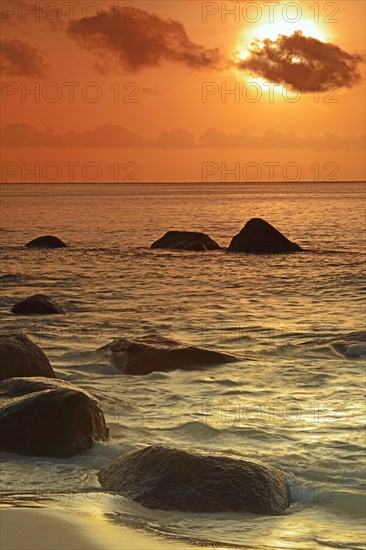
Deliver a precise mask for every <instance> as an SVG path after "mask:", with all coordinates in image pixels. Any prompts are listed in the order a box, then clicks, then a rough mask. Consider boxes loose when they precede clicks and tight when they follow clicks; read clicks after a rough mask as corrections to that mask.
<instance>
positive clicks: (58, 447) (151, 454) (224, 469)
mask: <svg viewBox="0 0 366 550" xmlns="http://www.w3.org/2000/svg"><path fill="white" fill-rule="evenodd" d="M25 246H26V247H27V248H64V247H66V246H67V245H66V244H65V243H64V242H63V241H61V240H60V239H59V238H58V237H55V236H52V235H46V236H43V237H39V238H37V239H34V240H32V241H30V242H29V243H27V244H26V245H25ZM151 248H152V249H170V250H183V251H210V250H213V251H214V250H220V249H221V247H220V246H219V245H218V244H217V243H216V242H215V241H214V240H213V239H211V238H210V237H209V236H208V235H206V234H204V233H197V232H188V231H169V232H168V233H166V234H165V235H164V236H163V237H161V238H160V239H159V240H157V241H155V242H154V243H153V244H152V245H151ZM227 250H228V251H229V252H245V253H250V254H280V253H281V254H283V253H290V252H301V251H302V250H303V249H302V248H301V247H300V246H299V245H297V244H296V243H293V242H291V241H290V240H289V239H287V238H286V237H285V236H284V235H282V234H281V233H280V232H279V231H278V230H277V229H275V228H274V227H273V226H272V225H270V224H269V223H267V222H266V221H264V220H262V219H260V218H255V219H252V220H250V221H248V223H247V224H246V225H245V227H244V228H243V229H242V230H241V231H240V233H238V234H237V235H235V236H234V237H233V239H232V240H231V243H230V245H229V247H228V249H227ZM12 312H13V313H14V314H18V315H28V314H38V315H49V314H63V313H65V311H64V309H63V308H62V307H61V306H60V305H59V304H57V303H56V302H55V301H53V300H52V299H51V298H49V297H48V296H45V295H43V294H36V295H33V296H30V297H28V298H25V299H23V300H21V301H20V302H18V303H16V304H15V305H14V306H13V307H12ZM97 352H98V353H99V354H102V355H104V356H106V357H108V358H109V359H110V361H111V363H112V365H113V366H114V367H116V368H117V369H118V370H119V371H120V372H121V373H124V374H126V375H134V376H136V375H148V374H150V373H152V372H155V371H170V370H174V369H185V370H192V369H199V368H202V367H204V366H207V365H217V364H220V365H222V364H224V363H230V362H233V361H236V360H237V358H236V357H234V356H232V355H228V354H225V353H221V352H218V351H212V350H208V349H204V348H200V347H197V346H187V345H183V344H181V343H180V342H177V341H175V340H172V339H168V338H162V337H160V336H158V335H150V336H146V337H142V338H135V339H127V338H119V339H118V340H114V341H113V342H110V343H109V344H107V345H105V346H103V347H101V348H99V349H98V350H97ZM0 353H1V359H2V362H1V368H0V431H1V438H0V450H1V451H7V452H16V453H21V454H26V455H36V456H51V457H62V458H68V457H70V456H73V455H74V454H76V453H79V452H81V451H83V450H85V449H89V448H90V447H91V446H92V445H93V442H94V441H106V440H108V438H109V428H108V427H107V425H106V422H105V418H104V415H103V412H102V410H101V408H100V407H99V404H98V401H97V399H96V398H95V397H94V396H93V395H91V394H90V393H89V392H87V391H85V390H83V389H82V388H79V387H77V386H75V385H73V384H70V383H68V382H65V381H62V380H59V379H56V375H55V372H54V370H53V368H52V366H51V364H50V362H49V360H48V358H47V356H46V355H45V353H44V352H43V351H42V350H41V349H40V348H39V346H37V345H36V344H35V343H34V342H32V341H31V340H30V339H29V338H28V337H27V336H25V335H24V334H20V333H16V334H3V335H1V336H0ZM98 479H99V481H100V483H101V486H102V487H103V488H104V489H105V490H106V491H110V492H113V493H116V494H120V495H123V496H124V497H127V498H130V499H132V500H134V501H135V502H137V503H139V504H142V505H143V506H146V507H148V508H152V509H162V510H181V511H184V512H196V513H205V512H225V511H231V512H243V511H246V512H251V513H259V514H268V515H281V514H284V513H285V512H286V509H287V508H288V507H289V506H290V492H289V487H288V484H287V481H286V478H285V476H284V474H283V473H282V472H281V471H279V470H277V469H276V468H273V467H272V466H269V465H265V464H262V463H260V462H254V461H252V460H247V459H243V458H240V459H239V458H237V457H235V458H233V457H229V456H224V455H222V454H212V453H211V454H207V453H193V452H190V451H188V450H185V449H176V448H168V447H163V446H154V447H146V448H142V449H139V450H136V451H132V452H130V453H127V454H125V455H123V456H121V457H119V458H118V459H117V460H115V461H113V462H111V463H110V464H109V465H108V466H106V467H105V468H103V469H102V470H101V471H100V472H99V474H98Z"/></svg>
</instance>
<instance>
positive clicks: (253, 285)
mask: <svg viewBox="0 0 366 550" xmlns="http://www.w3.org/2000/svg"><path fill="white" fill-rule="evenodd" d="M365 191H366V188H365V185H364V184H361V183H311V184H310V183H309V184H307V183H302V184H301V183H296V184H293V183H286V184H280V183H278V184H274V183H268V184H259V183H257V184H245V183H243V184H229V183H227V184H223V183H220V184H142V183H136V184H121V185H118V184H100V185H99V184H98V185H89V184H55V185H48V184H39V185H37V184H19V185H14V184H3V185H2V186H1V269H2V273H1V283H2V294H1V314H2V322H1V330H2V331H4V332H6V331H17V330H21V331H24V332H26V334H27V335H28V336H29V337H31V338H32V339H33V340H34V341H35V342H36V343H37V344H38V345H39V346H40V347H41V348H42V349H43V350H44V351H45V352H46V354H47V355H48V357H49V359H50V361H51V363H52V365H53V367H54V369H55V371H56V373H57V376H58V377H60V378H62V379H64V380H68V381H70V382H72V383H74V384H76V385H79V386H80V387H82V388H85V389H87V390H89V391H90V392H91V393H93V394H94V395H95V396H96V397H97V398H98V399H99V400H100V402H101V408H102V409H103V411H104V414H105V417H106V420H107V423H108V425H109V427H110V430H111V440H110V441H108V442H106V443H100V442H97V443H95V444H94V446H93V448H92V449H90V450H89V451H86V452H84V453H82V454H79V455H77V456H75V457H73V458H70V459H51V458H39V457H25V456H21V455H15V454H10V453H1V460H2V472H1V494H2V500H3V502H4V503H5V504H12V505H14V504H15V505H19V506H22V505H25V504H27V505H29V504H31V505H32V506H44V505H45V504H47V505H50V504H51V505H54V506H55V507H57V508H62V509H68V510H70V509H71V510H74V511H75V512H82V511H83V510H84V511H85V510H92V511H93V513H95V514H96V515H98V514H99V515H101V516H103V517H108V518H109V519H110V521H112V522H114V523H123V524H127V525H130V526H132V527H134V528H136V529H142V530H147V531H151V533H155V534H158V535H164V536H167V537H169V538H171V539H173V540H183V541H187V542H188V541H189V542H190V543H198V544H199V543H200V542H205V543H207V542H208V543H212V544H213V545H216V546H219V547H229V546H235V545H238V546H240V547H243V548H251V549H257V548H261V549H269V548H271V549H286V550H300V549H307V550H308V549H309V550H310V549H311V550H314V549H316V548H319V549H332V548H345V549H347V550H351V549H357V550H360V549H362V548H366V543H365V538H364V536H365V535H364V513H365V501H364V496H363V489H364V480H365V478H364V468H365V435H364V434H365V432H364V429H365V397H364V382H365V377H364V369H365V357H366V348H365V339H364V333H363V332H362V331H364V329H365V231H366V220H365V206H366V194H365ZM254 217H261V218H264V219H265V220H267V221H269V222H270V223H271V224H273V225H274V226H275V227H276V228H277V229H279V230H280V231H281V232H282V233H284V234H285V235H286V236H287V237H288V238H290V239H291V240H293V241H295V242H297V243H298V244H300V245H301V246H302V247H303V248H305V249H306V250H308V252H306V253H299V254H289V255H277V256H268V255H257V256H255V255H246V254H236V253H228V252H226V251H225V250H219V251H213V252H188V251H187V252H178V251H168V250H151V249H149V246H150V245H151V243H152V242H153V241H155V240H156V239H158V238H159V237H161V236H162V235H163V234H164V233H165V232H166V231H168V230H172V229H177V230H189V231H203V232H205V233H208V234H209V235H210V236H211V237H212V238H213V239H215V240H216V241H217V242H218V243H219V244H220V245H221V246H228V244H229V242H230V240H231V238H232V237H233V236H234V235H235V234H236V233H238V232H239V231H240V229H241V228H242V227H243V226H244V224H245V222H246V221H248V220H249V219H250V218H254ZM45 234H53V235H57V236H58V237H60V238H61V239H62V240H63V241H65V242H66V243H67V244H68V245H69V247H68V248H66V249H58V250H37V249H25V248H24V244H25V243H27V242H28V241H30V240H31V239H33V238H35V237H37V236H40V235H45ZM37 293H42V294H47V295H49V296H50V297H51V298H53V299H55V300H56V301H57V302H58V303H59V304H61V305H62V306H63V307H64V309H65V310H66V314H65V315H57V316H37V317H34V316H32V317H29V316H28V317H27V316H15V315H13V314H12V313H11V312H10V309H11V307H12V305H13V304H14V303H15V302H16V301H18V300H19V299H21V298H23V297H26V296H29V295H31V294H37ZM146 334H159V335H161V336H166V337H172V338H175V339H178V340H180V341H182V342H184V343H186V344H195V345H200V346H204V347H207V348H209V349H214V350H218V351H223V352H227V353H231V354H234V355H236V356H237V357H238V361H237V362H235V363H229V364H225V365H218V366H213V367H205V368H203V369H200V370H196V371H189V372H188V371H182V370H176V371H171V372H168V373H152V374H150V375H148V376H127V375H124V374H120V373H119V372H118V371H117V370H116V369H115V368H114V367H113V366H111V364H110V363H109V362H108V360H107V359H105V358H103V357H101V356H100V355H99V354H97V353H96V352H95V350H96V349H97V348H98V347H100V346H102V345H104V344H107V343H108V342H110V341H111V340H113V339H115V338H118V337H122V336H123V337H124V336H126V337H136V336H143V335H146ZM154 444H161V445H170V446H171V445H174V446H177V447H183V448H188V449H193V450H204V451H214V452H219V453H223V454H228V455H231V456H239V457H240V456H243V457H249V458H252V459H259V460H261V461H263V462H265V463H268V464H271V465H274V466H276V467H277V468H279V469H281V470H283V471H284V472H285V474H286V477H287V479H288V482H289V485H290V488H291V494H292V499H293V503H292V505H291V507H290V508H289V509H288V512H287V514H286V515H284V516H281V517H267V516H260V515H258V516H257V515H252V514H244V513H243V514H234V513H233V514H230V513H221V514H188V513H183V512H177V511H172V512H166V511H165V512H164V511H159V510H149V509H146V508H144V507H142V506H140V505H138V504H136V503H134V502H131V501H128V500H127V499H124V498H122V497H115V496H112V495H109V494H106V493H103V492H102V490H101V487H100V485H99V483H98V480H97V477H96V474H97V472H98V470H99V469H100V468H101V467H103V466H105V465H106V464H108V463H109V462H110V461H111V460H113V459H114V458H116V457H117V456H119V455H121V454H124V453H126V452H128V451H130V450H133V449H138V448H141V447H145V446H147V445H154Z"/></svg>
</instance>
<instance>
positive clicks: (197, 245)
mask: <svg viewBox="0 0 366 550" xmlns="http://www.w3.org/2000/svg"><path fill="white" fill-rule="evenodd" d="M150 248H166V249H170V250H195V251H204V250H218V249H219V248H220V247H219V245H218V244H217V243H216V242H215V241H214V240H213V239H211V237H209V236H208V235H206V234H205V233H197V232H195V231H168V232H167V233H165V235H164V236H163V237H161V238H160V239H158V240H157V241H155V242H154V243H153V244H152V245H151V247H150Z"/></svg>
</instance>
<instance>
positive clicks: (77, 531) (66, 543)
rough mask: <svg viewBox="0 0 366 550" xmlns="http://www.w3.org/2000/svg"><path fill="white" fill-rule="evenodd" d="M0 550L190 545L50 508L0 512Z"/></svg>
mask: <svg viewBox="0 0 366 550" xmlns="http://www.w3.org/2000/svg"><path fill="white" fill-rule="evenodd" d="M0 533H1V535H0V548H1V550H106V549H108V550H124V549H126V550H169V549H173V548H175V549H177V548H178V549H179V548H180V549H182V550H183V549H184V548H190V546H188V545H186V544H181V543H178V542H174V543H173V542H166V541H163V540H161V539H158V538H153V537H151V535H150V536H149V535H144V534H141V533H137V532H135V531H133V530H132V529H129V528H127V527H123V526H117V525H113V524H111V523H110V522H108V521H106V520H105V519H101V518H99V517H97V516H96V515H93V516H91V515H90V516H88V517H87V516H76V515H75V514H74V513H73V512H66V511H64V510H56V509H51V508H42V509H40V508H36V509H35V508H8V509H2V510H1V512H0Z"/></svg>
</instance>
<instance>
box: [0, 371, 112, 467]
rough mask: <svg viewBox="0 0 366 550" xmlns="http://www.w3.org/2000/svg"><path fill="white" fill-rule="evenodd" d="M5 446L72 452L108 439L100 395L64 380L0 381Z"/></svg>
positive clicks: (29, 451)
mask: <svg viewBox="0 0 366 550" xmlns="http://www.w3.org/2000/svg"><path fill="white" fill-rule="evenodd" d="M0 434H1V436H0V450H1V451H7V452H14V453H20V454H25V455H34V456H55V457H61V458H68V457H70V456H73V455H75V454H77V453H79V452H81V451H83V450H84V449H89V448H90V447H92V445H93V441H94V440H102V441H104V440H106V439H108V435H109V430H108V428H107V426H106V423H105V420H104V415H103V413H102V411H101V410H100V408H99V406H98V402H97V401H96V399H95V398H94V397H93V396H92V395H91V394H90V393H88V392H87V391H84V390H82V389H81V388H78V387H77V386H74V385H73V384H69V383H68V382H64V381H61V380H55V379H48V378H9V379H8V380H4V381H3V382H0Z"/></svg>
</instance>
